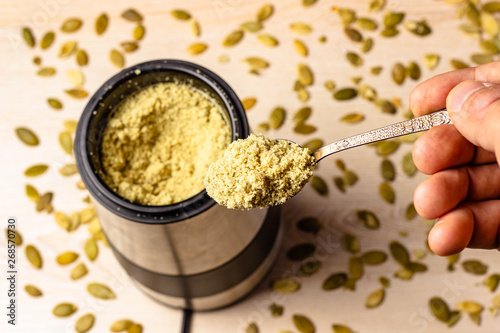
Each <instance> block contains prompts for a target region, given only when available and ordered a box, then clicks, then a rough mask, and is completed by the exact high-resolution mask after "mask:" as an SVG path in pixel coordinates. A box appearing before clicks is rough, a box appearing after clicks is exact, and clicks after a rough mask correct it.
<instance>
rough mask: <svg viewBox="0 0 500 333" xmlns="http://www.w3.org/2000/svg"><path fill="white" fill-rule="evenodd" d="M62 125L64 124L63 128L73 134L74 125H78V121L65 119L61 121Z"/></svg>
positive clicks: (74, 131) (74, 130)
mask: <svg viewBox="0 0 500 333" xmlns="http://www.w3.org/2000/svg"><path fill="white" fill-rule="evenodd" d="M63 125H64V128H65V129H66V130H67V131H68V132H70V133H72V134H75V133H76V127H77V126H78V123H77V122H76V121H74V120H65V121H64V122H63Z"/></svg>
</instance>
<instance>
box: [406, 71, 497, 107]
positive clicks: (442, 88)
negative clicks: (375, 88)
mask: <svg viewBox="0 0 500 333" xmlns="http://www.w3.org/2000/svg"><path fill="white" fill-rule="evenodd" d="M467 80H476V81H482V82H490V83H498V84H500V62H491V63H488V64H485V65H481V66H477V67H471V68H465V69H460V70H456V71H451V72H447V73H443V74H440V75H436V76H434V77H432V78H430V79H428V80H426V81H424V82H422V83H420V84H419V85H418V86H417V87H415V89H413V91H412V93H411V95H410V109H411V110H412V112H413V114H415V116H422V115H424V114H427V113H429V112H432V111H437V110H440V109H442V108H444V107H445V106H446V96H448V94H449V92H450V91H451V90H452V89H453V88H454V87H455V86H456V85H458V84H459V83H460V82H463V81H467Z"/></svg>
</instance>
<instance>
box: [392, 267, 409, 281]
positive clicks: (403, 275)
mask: <svg viewBox="0 0 500 333" xmlns="http://www.w3.org/2000/svg"><path fill="white" fill-rule="evenodd" d="M394 276H395V277H397V278H398V279H401V280H410V279H411V278H412V277H413V271H412V270H410V269H408V268H401V269H400V270H398V271H397V272H396V273H394Z"/></svg>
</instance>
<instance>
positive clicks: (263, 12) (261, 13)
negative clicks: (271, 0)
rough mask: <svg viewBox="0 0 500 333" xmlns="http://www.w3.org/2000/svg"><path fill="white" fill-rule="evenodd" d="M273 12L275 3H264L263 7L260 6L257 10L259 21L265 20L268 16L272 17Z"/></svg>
mask: <svg viewBox="0 0 500 333" xmlns="http://www.w3.org/2000/svg"><path fill="white" fill-rule="evenodd" d="M273 12H274V7H273V5H271V4H265V5H263V6H262V7H260V8H259V10H258V11H257V15H256V16H257V20H258V21H259V22H264V21H265V20H267V19H268V18H270V17H271V15H273Z"/></svg>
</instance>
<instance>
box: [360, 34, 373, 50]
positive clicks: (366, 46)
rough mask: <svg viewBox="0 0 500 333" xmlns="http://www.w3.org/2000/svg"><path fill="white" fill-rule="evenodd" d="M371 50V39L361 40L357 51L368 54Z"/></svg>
mask: <svg viewBox="0 0 500 333" xmlns="http://www.w3.org/2000/svg"><path fill="white" fill-rule="evenodd" d="M372 48H373V39H372V38H366V39H363V41H362V42H361V44H360V46H359V49H360V51H361V52H363V53H368V52H370V50H371V49H372Z"/></svg>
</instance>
